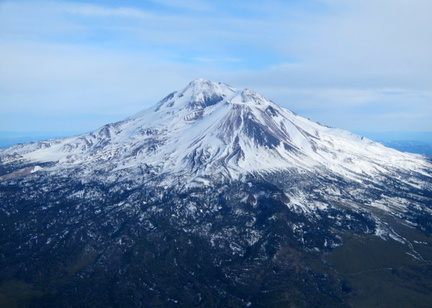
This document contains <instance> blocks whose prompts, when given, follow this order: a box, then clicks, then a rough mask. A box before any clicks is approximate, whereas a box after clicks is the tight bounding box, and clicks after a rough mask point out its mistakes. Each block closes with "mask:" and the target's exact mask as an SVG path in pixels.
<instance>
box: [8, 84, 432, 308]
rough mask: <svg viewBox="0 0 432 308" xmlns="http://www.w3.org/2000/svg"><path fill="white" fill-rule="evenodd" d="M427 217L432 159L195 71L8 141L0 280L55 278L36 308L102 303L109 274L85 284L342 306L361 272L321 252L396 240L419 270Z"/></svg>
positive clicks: (159, 297)
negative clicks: (110, 107)
mask: <svg viewBox="0 0 432 308" xmlns="http://www.w3.org/2000/svg"><path fill="white" fill-rule="evenodd" d="M431 215H432V164H431V162H430V161H429V160H428V159H427V158H426V157H424V156H421V155H414V154H407V153H401V152H398V151H396V150H393V149H389V148H386V147H384V146H382V145H381V144H378V143H375V142H372V141H371V140H368V139H366V138H363V137H361V136H357V135H354V134H351V133H349V132H346V131H343V130H339V129H335V128H330V127H326V126H322V125H320V124H317V123H314V122H312V121H310V120H308V119H305V118H303V117H301V116H299V115H296V114H294V113H292V112H291V111H289V110H286V109H284V108H281V107H279V106H278V105H276V104H275V103H273V102H271V101H269V100H268V99H266V98H264V97H263V96H261V95H259V94H257V93H255V92H254V91H252V90H248V89H235V88H233V87H230V86H228V85H226V84H223V83H214V82H211V81H207V80H203V79H196V80H194V81H192V82H191V83H190V84H189V85H188V86H187V87H186V88H184V89H183V90H180V91H178V92H173V93H171V94H170V95H168V96H167V97H166V98H164V99H163V100H161V101H160V102H159V103H157V104H156V105H155V106H154V107H152V108H150V109H147V110H144V111H142V112H140V113H138V114H136V115H134V116H132V117H130V118H127V119H125V120H123V121H120V122H117V123H113V124H108V125H105V126H103V127H102V128H100V129H98V130H95V131H93V132H90V133H88V134H83V135H79V136H74V137H69V138H63V139H55V140H48V141H43V142H37V143H29V144H23V145H16V146H13V147H10V148H7V149H3V150H0V226H1V229H2V234H3V235H2V236H0V248H1V251H5V253H3V254H0V265H1V266H2V267H3V268H6V269H7V273H8V274H7V275H6V276H5V277H4V278H3V280H0V293H1V290H2V286H3V287H4V288H6V287H8V286H9V284H11V283H12V284H13V282H14V281H15V280H14V279H16V278H15V277H16V276H17V275H18V276H19V277H23V280H24V281H26V283H31V284H36V285H38V283H42V285H44V286H45V289H40V288H39V287H38V288H37V290H36V291H37V292H39V293H38V294H43V295H41V296H42V299H40V302H38V299H34V300H35V301H34V303H36V304H34V305H36V306H38V305H39V306H46V305H47V303H53V304H52V305H54V306H67V304H66V302H62V300H63V299H62V298H61V297H59V296H56V295H54V294H63V295H65V296H66V295H68V294H69V295H70V294H73V296H74V298H76V297H77V296H78V297H82V298H89V299H90V305H92V304H93V305H94V304H95V303H101V305H105V304H108V303H110V301H109V299H107V298H108V297H109V296H108V295H106V294H105V293H106V290H105V289H104V288H108V289H109V290H110V292H111V291H112V290H113V288H114V287H113V286H112V285H110V286H109V287H108V286H106V285H105V284H103V286H104V287H102V285H99V287H98V288H99V289H98V290H99V291H101V292H102V291H104V290H105V291H104V292H105V293H103V294H105V295H103V296H108V297H104V298H103V299H102V300H101V296H102V295H101V294H98V293H97V292H92V291H88V290H87V289H86V288H85V285H86V283H88V279H90V281H93V282H97V281H100V278H103V279H108V278H109V279H110V281H116V283H117V285H118V284H122V286H121V287H120V289H121V290H122V292H123V293H122V292H120V293H121V294H118V297H119V298H121V299H122V301H123V302H121V303H119V305H121V306H125V305H126V304H127V305H132V306H142V305H144V304H143V303H146V305H156V306H157V305H165V306H166V305H168V306H169V305H174V304H175V302H176V301H177V303H180V304H183V305H198V306H208V304H209V303H210V302H211V303H213V304H210V306H212V305H213V306H221V305H222V306H226V305H228V306H230V305H231V306H248V305H252V304H254V303H256V304H258V305H266V306H268V304H269V303H270V306H271V303H273V304H274V305H277V304H280V305H287V304H295V305H298V306H310V305H318V304H319V303H326V304H328V305H330V304H331V305H333V304H337V305H342V306H343V304H344V303H346V301H345V298H356V294H357V293H355V292H357V291H356V290H354V291H353V292H351V291H349V292H348V291H346V290H345V289H344V288H345V287H342V286H341V285H344V284H345V283H347V282H346V281H350V282H351V283H352V284H353V287H352V288H353V289H355V285H356V283H357V281H356V280H355V279H354V278H350V277H351V276H349V275H348V276H344V275H342V274H340V273H339V272H338V270H341V268H339V267H338V266H339V263H332V261H331V260H332V259H331V258H332V257H329V259H328V260H327V259H326V260H324V259H323V258H324V256H325V255H326V254H330V256H338V253H340V252H338V251H344V247H350V248H349V249H351V250H349V249H348V251H349V253H348V252H344V253H346V254H347V255H349V254H352V252H350V251H354V253H356V252H358V251H357V250H355V249H360V248H358V247H361V249H363V248H365V247H366V249H370V251H371V252H370V253H371V255H373V254H374V253H375V254H377V255H380V256H382V255H385V253H386V252H383V251H382V250H381V248H380V247H385V248H382V249H385V250H388V251H391V252H392V253H393V252H394V251H397V253H400V254H401V255H402V254H403V255H404V256H405V255H406V256H409V258H408V259H409V261H403V262H414V263H415V264H416V266H418V267H419V268H420V269H421V270H423V269H424V266H427V265H428V264H429V263H430V262H431V260H432V251H431V248H430V247H432V244H431V243H432V241H431V240H430V234H431V233H432V223H431ZM11 238H13V240H11ZM368 241H369V242H368ZM375 241H380V243H381V246H379V245H378V246H374V245H375V244H373V245H372V244H365V243H375ZM350 243H351V244H350ZM353 243H354V244H353ZM395 243H397V244H395ZM350 245H351V246H350ZM337 247H338V249H339V250H335V249H336V248H337ZM353 247H354V248H353ZM355 247H357V248H355ZM395 247H396V248H395ZM333 251H335V252H333ZM359 251H360V250H359ZM197 252H198V255H199V257H198V258H197V260H196V263H194V262H192V260H194V256H195V255H196V253H197ZM49 253H53V254H54V259H53V261H52V266H53V268H54V269H55V270H56V271H57V272H58V273H63V275H65V276H66V277H69V278H68V279H67V281H63V280H62V279H60V277H59V276H58V275H60V274H57V272H50V271H48V272H47V270H46V268H45V267H46V265H47V262H48V261H47V258H48V254H49ZM137 256H139V258H138V257H137ZM192 256H193V257H192ZM350 256H351V255H350ZM304 258H306V259H307V260H309V261H304ZM334 258H336V257H334ZM155 259H157V261H155ZM312 259H313V260H314V261H313V262H312V261H310V260H312ZM378 259H380V258H378ZM402 259H403V258H402V257H401V260H402ZM408 259H407V260H408ZM32 260H38V261H37V262H35V263H34V264H33V263H32V262H33V261H32ZM380 260H381V259H380ZM403 260H405V259H403ZM68 262H69V263H68ZM305 262H306V263H305ZM308 262H312V263H308ZM380 262H381V261H380ZM380 262H378V261H377V264H378V263H379V264H381V263H380ZM383 262H384V261H383ZM401 262H402V261H401ZM48 263H49V262H48ZM342 263H343V262H342ZM384 263H385V262H384ZM65 264H66V265H65ZM68 264H69V265H68ZM136 264H139V266H137V265H136ZM317 264H321V265H320V266H318V267H316V266H317ZM391 264H392V265H388V264H387V265H386V266H387V267H385V268H390V267H394V266H399V267H403V266H405V265H403V266H402V265H401V264H402V263H401V264H396V265H394V264H393V263H391ZM403 264H405V263H403ZM407 264H408V263H407ZM410 264H411V263H410ZM50 266H51V265H50ZM377 266H378V265H377ZM380 266H381V265H380ZM207 268H210V271H212V273H213V276H212V275H210V276H209V275H208V273H207V271H206V270H204V269H207ZM348 268H350V267H348ZM165 269H166V270H169V271H171V272H172V273H173V277H171V278H172V281H171V284H170V279H169V278H167V277H166V276H167V273H166V272H165ZM263 269H265V274H264V272H263ZM342 269H343V268H342ZM420 269H419V271H421V270H420ZM374 270H375V269H374ZM380 270H381V269H379V271H380ZM363 271H364V272H368V271H367V270H365V268H361V267H360V268H358V270H357V272H359V273H363ZM40 273H44V274H43V275H45V276H46V277H45V278H40ZM191 273H192V274H191ZM422 273H423V272H422ZM421 275H423V274H421ZM323 277H324V278H323ZM325 277H327V278H325ZM328 277H332V278H331V279H330V278H328ZM347 277H348V278H347ZM356 277H357V276H356ZM332 279H333V280H332ZM353 279H354V280H353ZM396 280H397V279H396ZM41 281H42V282H41ZM85 281H87V282H85ZM203 281H205V283H204V282H203ZM431 281H432V279H431ZM2 283H3V285H2ZM172 283H175V284H176V285H184V289H179V288H178V287H174V286H173V285H172ZM39 285H40V284H39ZM362 287H364V286H361V287H358V288H360V289H361V288H362ZM311 288H312V289H313V290H316V289H319V290H321V291H319V292H318V293H317V294H318V295H316V297H314V298H309V297H308V294H309V293H310V292H311V291H312V290H311ZM114 289H115V288H114ZM269 290H271V291H269ZM325 290H327V291H325ZM341 290H342V291H341ZM343 290H345V291H343ZM264 291H265V292H266V293H265V294H267V293H268V294H270V295H265V296H264V295H263V294H264V293H262V292H264ZM260 292H261V293H260ZM314 292H315V291H314ZM329 292H330V293H329ZM332 292H333V293H332ZM344 292H345V293H344ZM131 294H132V295H131ZM198 294H199V296H198ZM260 294H261V295H260ZM329 294H333V295H329ZM335 294H336V295H335ZM0 295H1V294H0ZM69 295H68V296H69ZM266 296H267V297H266ZM35 297H37V296H36V295H35ZM53 298H54V299H55V300H53ZM65 298H68V297H67V296H66V297H65ZM0 299H1V296H0ZM69 299H70V297H69ZM65 300H66V299H65ZM149 301H150V302H149ZM78 302H79V303H80V304H83V302H81V301H78ZM0 304H1V301H0ZM0 306H1V305H0Z"/></svg>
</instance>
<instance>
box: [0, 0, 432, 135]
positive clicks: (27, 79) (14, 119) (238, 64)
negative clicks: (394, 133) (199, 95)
mask: <svg viewBox="0 0 432 308" xmlns="http://www.w3.org/2000/svg"><path fill="white" fill-rule="evenodd" d="M306 2H307V3H306ZM139 3H140V4H139V5H137V1H122V2H121V5H120V6H119V2H115V1H96V0H95V1H85V2H84V1H82V2H78V1H21V0H15V1H2V2H0V68H1V71H2V74H0V104H1V105H0V107H1V108H0V119H1V121H0V130H8V131H17V130H31V131H54V130H58V131H73V132H84V131H88V130H91V129H95V128H97V127H98V126H100V125H102V124H104V123H106V122H110V121H115V120H121V119H123V118H124V117H127V116H129V115H131V114H133V113H135V112H138V111H140V110H142V109H145V108H146V107H148V106H150V105H152V104H154V103H155V102H156V101H158V100H159V99H160V98H162V97H163V96H164V95H165V94H167V93H168V92H171V91H172V90H175V89H179V88H181V87H183V86H185V85H186V84H187V83H188V82H189V81H190V80H191V79H193V78H196V77H203V78H208V79H213V80H216V81H224V82H227V83H230V84H231V85H233V86H235V87H248V88H253V89H255V90H257V91H258V92H261V93H263V94H264V95H265V96H267V97H268V98H270V99H272V100H273V101H275V102H276V103H278V104H280V105H283V106H285V107H287V108H289V109H291V110H293V111H296V112H297V113H299V114H301V115H304V116H306V117H310V118H311V119H312V120H316V121H319V122H321V123H323V124H326V125H330V126H336V127H341V128H344V129H348V130H362V131H368V130H370V131H390V130H399V131H401V130H402V131H403V130H405V131H414V130H417V131H432V121H431V119H432V102H431V101H432V90H431V89H432V61H431V59H430V58H431V55H432V32H431V31H430V29H432V20H431V19H430V16H429V15H430V14H429V12H431V11H432V2H431V1H428V0H413V1H405V0H375V1H372V0H353V1H342V0H315V1H299V0H292V1H282V0H271V1H266V2H263V1H258V0H251V1H236V2H234V1H225V0H223V1H218V2H215V1H200V0H185V1H182V2H178V1H171V0H153V1H141V2H139Z"/></svg>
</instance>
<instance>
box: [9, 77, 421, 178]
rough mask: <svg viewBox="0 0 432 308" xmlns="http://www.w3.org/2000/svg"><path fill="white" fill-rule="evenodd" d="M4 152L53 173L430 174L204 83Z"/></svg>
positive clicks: (416, 159)
mask: <svg viewBox="0 0 432 308" xmlns="http://www.w3.org/2000/svg"><path fill="white" fill-rule="evenodd" d="M1 155H2V158H3V161H5V162H13V161H18V160H25V161H30V162H34V163H37V162H44V163H48V162H50V163H54V164H55V165H54V166H55V167H53V166H51V167H50V169H51V170H52V169H55V168H56V167H57V168H68V167H74V166H78V165H79V166H81V165H82V164H86V167H88V168H91V169H97V168H110V169H115V170H119V169H124V168H131V167H135V166H149V167H152V168H154V169H155V170H157V172H158V173H161V174H162V173H171V174H172V173H175V174H176V175H179V174H184V175H187V176H189V177H190V176H210V177H214V176H216V175H217V174H222V175H224V176H226V177H228V178H238V177H239V176H241V175H244V174H247V173H253V172H265V173H266V172H272V171H280V170H287V169H296V170H298V171H299V172H304V171H306V172H316V171H319V170H322V171H330V172H332V173H335V174H338V175H341V176H345V177H348V178H350V179H353V180H363V179H372V180H373V178H374V177H379V176H381V175H387V174H390V173H391V172H394V171H395V170H403V171H404V172H418V173H422V174H427V171H425V170H428V169H430V164H429V163H428V162H426V161H425V160H424V158H422V157H420V156H415V155H411V154H404V153H400V152H397V151H394V150H391V149H389V148H385V147H384V146H382V145H380V144H378V143H374V142H372V141H370V140H368V139H365V138H363V137H360V136H356V135H353V134H351V133H349V132H346V131H342V130H339V129H334V128H329V127H325V126H322V125H319V124H317V123H314V122H312V121H310V120H308V119H305V118H303V117H300V116H298V115H296V114H294V113H292V112H290V111H288V110H286V109H283V108H281V107H279V106H277V105H276V104H274V103H273V102H271V101H269V100H267V99H266V98H264V97H262V96H261V95H259V94H257V93H255V92H253V91H251V90H248V89H244V90H239V89H235V88H232V87H230V86H228V85H226V84H223V83H213V82H211V81H207V80H203V79H197V80H194V81H193V82H191V83H190V84H189V85H188V86H187V87H186V88H185V89H183V90H182V91H179V92H174V93H172V94H170V95H168V96H167V97H166V98H164V99H163V100H162V101H161V102H159V103H158V104H157V105H156V106H154V107H152V108H151V109H148V110H144V111H142V112H140V113H138V114H137V115H135V116H133V117H130V118H128V119H126V120H124V121H121V122H117V123H114V124H108V125H106V126H104V127H102V128H100V129H98V130H96V131H94V132H91V133H89V134H84V135H80V136H77V137H71V138H65V139H59V140H52V141H47V142H38V143H34V144H26V145H19V146H15V147H12V148H10V149H7V150H4V151H2V152H1ZM104 163H106V165H104ZM40 170H43V168H37V170H33V171H40ZM425 172H426V173H425Z"/></svg>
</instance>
